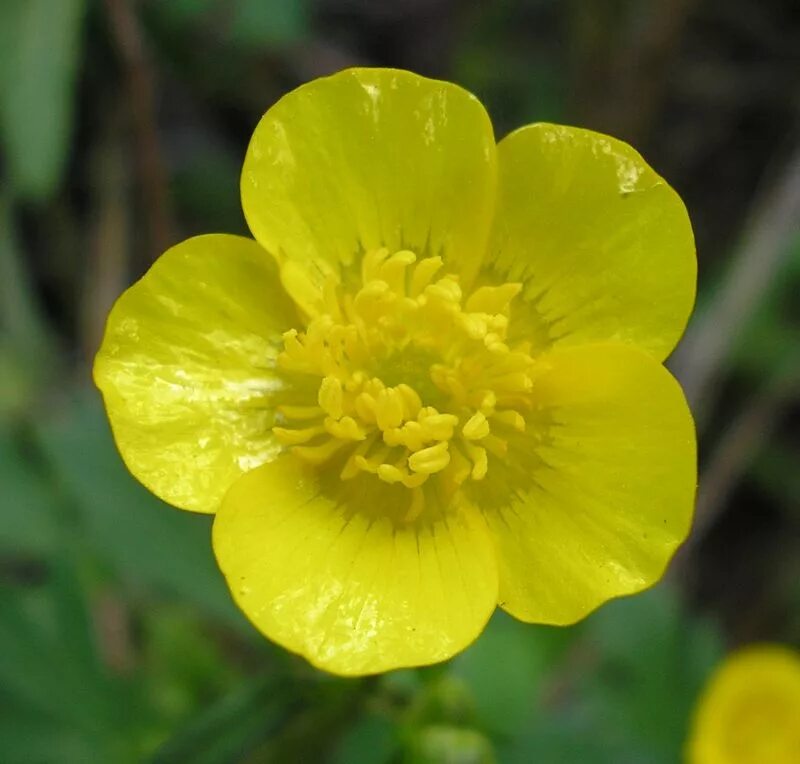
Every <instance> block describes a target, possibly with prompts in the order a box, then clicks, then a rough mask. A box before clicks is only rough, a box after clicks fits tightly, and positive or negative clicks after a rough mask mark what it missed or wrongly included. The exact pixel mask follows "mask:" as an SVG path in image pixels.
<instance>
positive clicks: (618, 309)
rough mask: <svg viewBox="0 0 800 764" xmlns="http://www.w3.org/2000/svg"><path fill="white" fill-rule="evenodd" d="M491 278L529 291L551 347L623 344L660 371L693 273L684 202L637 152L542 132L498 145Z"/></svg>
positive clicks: (537, 127)
mask: <svg viewBox="0 0 800 764" xmlns="http://www.w3.org/2000/svg"><path fill="white" fill-rule="evenodd" d="M498 174H499V179H498V192H497V196H498V201H497V212H496V217H495V222H494V227H493V231H492V237H491V242H490V245H489V256H488V261H489V262H488V263H487V265H488V267H489V268H491V269H494V270H496V271H498V272H499V273H500V274H501V275H502V278H503V279H505V280H509V281H522V282H523V283H524V285H525V288H524V291H523V293H522V296H523V299H524V302H525V303H526V305H525V306H523V309H522V311H521V312H520V314H519V316H520V318H521V317H523V315H525V314H526V313H527V318H528V319H529V320H528V322H527V323H528V324H529V329H528V331H529V332H530V333H531V335H533V336H535V337H536V338H537V343H538V344H539V345H540V346H542V347H543V348H545V347H549V346H551V345H556V346H562V345H576V344H584V343H589V342H597V341H600V342H603V341H620V342H625V343H630V344H633V345H637V346H639V347H641V348H642V349H644V350H646V351H647V352H648V353H650V354H651V355H653V356H654V357H656V358H657V359H658V360H663V359H664V358H666V356H667V355H669V353H670V351H671V350H672V349H673V348H674V347H675V345H676V343H677V341H678V339H679V338H680V336H681V334H682V333H683V330H684V328H685V326H686V322H687V320H688V318H689V314H690V313H691V310H692V306H693V304H694V297H695V282H696V274H697V262H696V257H695V249H694V238H693V234H692V228H691V224H690V222H689V217H688V215H687V212H686V208H685V207H684V205H683V202H682V201H681V199H680V197H679V196H678V195H677V194H676V193H675V191H673V190H672V188H670V186H669V185H668V184H667V183H666V181H664V179H663V178H661V177H659V176H658V175H657V174H656V173H655V172H654V171H653V170H652V169H651V168H650V167H649V166H648V165H647V163H646V162H645V161H644V159H642V157H641V156H640V155H639V154H638V153H637V152H636V151H635V150H634V149H633V148H631V147H630V146H629V145H627V144H626V143H623V142H622V141H619V140H616V139H614V138H610V137H609V136H606V135H601V134H599V133H595V132H592V131H590V130H583V129H580V128H575V127H564V126H561V125H551V124H534V125H528V126H526V127H523V128H520V129H519V130H516V131H515V132H513V133H511V134H510V135H509V136H508V137H506V138H505V139H503V140H502V141H501V142H500V144H499V145H498Z"/></svg>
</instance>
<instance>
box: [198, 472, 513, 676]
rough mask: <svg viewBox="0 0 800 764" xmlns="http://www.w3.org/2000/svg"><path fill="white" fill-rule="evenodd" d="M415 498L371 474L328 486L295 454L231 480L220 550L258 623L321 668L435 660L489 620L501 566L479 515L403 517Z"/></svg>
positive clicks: (367, 670) (218, 525) (369, 669)
mask: <svg viewBox="0 0 800 764" xmlns="http://www.w3.org/2000/svg"><path fill="white" fill-rule="evenodd" d="M411 499H412V492H411V491H409V490H408V489H406V488H404V487H402V486H398V485H395V486H389V485H388V484H386V483H383V482H382V481H377V480H375V479H374V477H372V476H369V477H367V478H365V479H358V478H356V479H354V480H352V481H348V482H347V483H344V484H342V483H338V484H336V485H334V486H333V488H332V489H330V490H326V489H324V488H323V487H322V486H321V485H320V483H319V481H318V473H316V474H315V473H314V472H312V471H309V470H307V468H303V467H302V466H301V465H300V464H299V463H298V462H297V461H296V460H294V459H293V457H291V456H286V457H283V458H281V459H279V460H278V461H276V462H272V463H271V464H267V465H265V466H263V467H260V468H259V469H257V470H253V471H252V472H250V473H248V474H247V475H245V476H243V477H242V478H241V479H240V480H238V481H237V482H236V483H235V484H234V486H233V487H232V488H231V490H230V492H229V493H228V495H227V496H226V498H225V501H224V502H223V504H222V507H221V508H220V511H219V512H218V513H217V516H216V518H215V520H214V551H215V553H216V556H217V561H218V562H219V565H220V568H221V569H222V572H223V573H224V574H225V577H226V579H227V582H228V585H229V587H230V588H231V592H232V593H233V596H234V598H235V600H236V602H237V603H238V605H239V607H240V608H241V609H242V610H243V611H244V612H245V614H246V615H247V616H248V617H249V618H250V620H251V621H252V622H253V623H254V624H255V626H256V627H257V628H258V629H259V630H260V631H261V632H263V633H264V634H265V635H266V636H267V637H269V638H270V639H272V640H274V641H275V642H277V643H278V644H280V645H283V646H284V647H286V648H287V649H289V650H292V651H294V652H297V653H300V654H301V655H303V656H305V657H306V658H307V659H308V660H309V661H311V663H313V664H314V665H316V666H318V667H320V668H323V669H325V670H328V671H332V672H334V673H338V674H347V675H360V674H371V673H376V672H381V671H387V670H389V669H394V668H399V667H403V666H417V665H424V664H429V663H434V662H436V661H441V660H445V659H446V658H449V657H450V656H451V655H453V654H454V653H456V652H458V651H459V650H462V649H463V648H464V647H466V646H467V645H468V644H469V643H470V642H472V641H473V640H474V639H475V638H476V637H477V636H478V634H479V633H480V632H481V630H482V629H483V627H484V625H485V623H486V620H487V619H488V617H489V615H490V614H491V612H492V611H493V610H494V607H495V603H496V601H497V573H496V565H495V560H494V551H493V548H492V544H491V540H490V539H489V536H488V533H487V531H486V527H485V525H484V523H483V520H482V518H481V515H480V513H478V512H477V511H476V510H474V509H472V508H470V507H469V506H462V507H460V508H458V509H457V510H456V509H455V508H451V509H450V511H449V512H448V513H447V514H446V515H445V516H442V517H440V518H439V519H438V520H436V521H431V520H430V519H428V520H423V517H419V518H418V519H417V520H416V521H415V522H413V523H403V522H402V520H400V519H399V517H400V516H401V515H403V514H406V513H407V512H408V509H409V507H410V506H411V504H410V502H411ZM395 505H397V506H395ZM395 510H396V511H395Z"/></svg>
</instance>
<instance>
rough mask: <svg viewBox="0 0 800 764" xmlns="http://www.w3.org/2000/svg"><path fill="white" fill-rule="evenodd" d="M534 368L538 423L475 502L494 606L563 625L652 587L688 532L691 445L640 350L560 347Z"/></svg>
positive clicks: (672, 388)
mask: <svg viewBox="0 0 800 764" xmlns="http://www.w3.org/2000/svg"><path fill="white" fill-rule="evenodd" d="M544 364H545V366H544V368H545V370H544V371H543V372H542V374H541V376H539V377H538V378H537V379H536V380H535V382H534V388H533V395H534V396H535V399H536V402H537V404H538V415H537V416H538V422H537V421H534V420H533V418H532V417H531V418H529V419H530V424H529V428H528V433H527V434H526V436H525V440H524V441H523V442H522V443H520V444H517V447H516V449H515V450H513V451H512V450H509V459H508V460H507V461H506V462H505V463H495V464H492V465H490V471H491V472H490V475H491V480H487V481H486V486H485V487H483V488H482V491H483V495H481V496H476V497H475V501H476V502H477V503H479V505H480V506H481V508H482V509H483V510H484V513H485V516H486V519H487V521H488V523H489V525H490V528H491V530H492V533H493V535H494V538H495V540H496V543H497V549H498V552H497V554H498V565H499V567H500V605H501V607H503V608H505V609H506V610H508V611H509V612H510V613H511V614H512V615H514V616H516V617H517V618H520V619H521V620H523V621H530V622H537V623H550V624H569V623H573V622H575V621H577V620H579V619H580V618H582V617H584V616H585V615H586V614H587V613H589V612H590V611H591V610H593V609H594V608H596V607H597V606H598V605H600V604H602V603H603V602H605V601H606V600H608V599H610V598H612V597H617V596H619V595H623V594H631V593H633V592H636V591H639V590H641V589H644V588H646V587H647V586H649V585H651V584H653V583H655V582H656V581H657V580H658V579H659V578H660V577H661V575H662V573H663V571H664V568H665V566H666V564H667V562H668V561H669V559H670V557H671V556H672V554H673V552H674V551H675V549H676V547H677V546H678V545H679V544H680V543H681V541H683V539H684V538H685V537H686V535H687V533H688V531H689V526H690V523H691V518H692V511H693V504H694V493H695V487H696V464H695V436H694V427H693V423H692V418H691V414H690V413H689V410H688V408H687V406H686V403H685V400H684V398H683V394H682V393H681V390H680V387H679V386H678V384H677V382H676V381H675V380H674V379H673V378H672V377H671V376H670V374H669V372H667V371H666V369H664V368H663V367H662V366H660V365H659V364H658V363H656V362H655V361H654V360H653V359H652V358H651V357H650V356H648V355H647V354H645V353H644V352H642V351H639V350H637V349H634V348H631V347H627V346H625V345H595V346H587V347H581V348H566V349H563V350H557V351H554V352H553V353H551V354H550V355H549V356H548V357H546V359H544ZM515 452H516V453H518V454H521V456H518V457H516V459H515V458H513V457H512V454H513V453H515ZM498 485H499V486H500V488H499V489H498V488H497V487H496V486H498ZM492 486H495V488H492ZM509 487H510V488H511V490H509ZM492 491H494V493H493V492H492Z"/></svg>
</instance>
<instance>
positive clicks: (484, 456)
mask: <svg viewBox="0 0 800 764" xmlns="http://www.w3.org/2000/svg"><path fill="white" fill-rule="evenodd" d="M442 265H443V263H442V259H441V258H440V257H430V258H425V259H423V260H419V261H418V260H417V257H416V255H415V254H414V253H413V252H410V251H408V250H401V251H398V252H395V253H393V254H392V253H390V252H389V251H388V250H387V249H385V248H381V249H376V250H372V251H370V252H368V253H367V254H365V255H364V257H363V258H362V263H361V276H362V281H361V285H360V288H357V289H355V290H353V291H347V290H345V289H343V287H342V284H340V282H339V280H338V278H336V277H335V275H334V274H332V273H331V269H330V268H326V270H323V271H322V272H321V273H316V272H310V271H307V270H306V269H305V268H304V267H301V266H299V265H294V264H291V263H290V264H288V265H287V266H285V267H284V268H283V269H282V278H283V279H284V282H285V283H286V284H287V285H288V287H287V288H289V291H290V292H291V293H292V295H293V296H294V297H295V298H296V299H298V301H299V303H300V305H301V307H303V309H304V310H306V312H308V313H309V314H310V315H311V320H310V321H309V322H308V325H307V327H306V330H305V332H304V333H298V332H297V331H294V330H292V331H290V332H287V333H286V334H285V335H284V338H283V339H284V343H283V344H284V347H283V349H282V352H281V353H280V354H279V355H278V359H277V360H278V364H279V365H280V366H281V367H282V369H283V370H285V371H288V372H295V373H298V374H308V375H313V376H314V377H315V378H316V379H317V380H318V387H317V393H316V398H317V400H316V401H314V400H313V398H311V399H309V400H307V401H305V400H303V401H300V402H301V403H307V404H309V405H294V404H291V405H284V406H281V407H279V414H280V417H283V419H280V417H279V423H280V424H285V423H286V422H289V423H290V425H289V426H285V427H274V428H273V432H274V434H275V438H276V440H277V441H278V442H280V443H282V444H284V445H286V446H289V447H290V448H291V450H292V452H293V453H294V454H296V455H297V457H298V458H300V459H303V460H305V461H307V462H309V463H311V464H323V463H325V462H326V461H328V460H329V459H331V457H333V456H334V455H335V454H336V453H337V452H339V451H340V449H343V448H346V450H345V451H344V458H343V459H342V461H343V463H344V464H343V467H342V469H341V473H340V474H341V478H342V479H343V480H347V479H350V478H353V477H355V476H356V475H358V474H359V473H360V472H368V473H372V474H374V475H375V476H376V477H377V478H378V479H380V480H383V481H385V482H387V483H394V484H398V485H403V486H405V487H407V488H408V489H409V490H411V491H412V498H411V506H410V507H409V509H408V512H407V514H406V519H409V521H410V520H413V519H414V518H416V517H418V515H419V514H420V513H421V512H422V511H423V507H424V503H425V494H424V493H423V491H422V485H423V483H424V482H425V481H426V480H428V479H430V478H431V476H432V475H434V476H435V475H439V476H438V477H437V478H436V480H437V481H438V482H439V483H441V485H442V486H443V490H444V491H445V493H446V492H447V491H450V490H455V489H456V488H457V486H458V485H459V484H461V483H463V482H464V481H466V480H468V479H469V478H470V477H472V478H473V479H475V480H481V479H482V478H484V477H485V476H486V474H487V469H488V454H492V455H494V456H498V457H503V456H505V455H506V453H507V449H508V443H507V441H506V440H505V439H504V437H503V435H504V434H505V436H506V437H507V436H510V434H511V430H516V431H518V432H522V431H523V430H524V429H525V420H524V418H523V416H522V414H521V413H519V411H526V410H527V409H528V408H530V406H531V401H530V399H529V392H530V390H531V389H532V386H533V382H532V376H533V371H532V369H533V368H534V362H533V361H532V359H531V356H530V352H531V351H530V347H527V346H526V345H525V344H524V343H516V344H515V345H514V346H513V350H512V349H511V348H510V347H509V345H508V344H507V334H508V315H509V305H510V303H511V301H512V300H513V299H514V297H515V296H516V295H518V294H519V292H520V289H521V287H520V285H519V284H514V283H509V284H503V285H500V286H484V287H480V288H479V289H477V290H476V291H475V292H473V293H472V294H471V295H469V297H468V298H466V300H465V296H464V295H463V294H462V290H461V286H460V284H459V281H458V278H457V277H453V276H450V275H446V274H445V275H444V276H440V274H439V272H440V269H441V268H442ZM437 276H438V278H437ZM464 300H465V302H466V304H462V302H463V301H464ZM407 349H408V351H410V352H409V355H407V356H406V357H399V358H397V359H396V361H397V363H395V358H394V356H395V355H396V354H397V355H401V354H404V353H406V350H407ZM429 354H430V355H432V356H433V357H434V358H435V359H436V360H438V361H439V363H434V362H429V361H427V360H420V362H419V368H413V369H409V373H410V376H409V381H410V380H414V383H413V385H412V384H407V383H404V382H399V380H398V382H399V384H396V385H395V386H390V387H387V386H386V385H385V384H384V383H383V382H382V381H381V379H380V378H379V377H377V376H374V377H371V376H370V371H373V373H375V370H378V371H377V373H378V374H380V373H382V372H381V371H380V369H383V368H386V369H397V370H399V369H404V370H405V369H406V368H408V364H409V363H410V362H412V359H414V358H418V357H419V358H427V356H428V355H429ZM437 356H438V358H436V357H437ZM384 364H385V366H384ZM412 364H413V365H416V363H415V362H412ZM418 375H420V377H422V376H423V375H424V377H427V380H424V379H419V377H418ZM418 379H419V382H420V387H419V388H417V389H424V388H426V387H427V384H426V382H427V383H428V384H429V383H431V382H432V383H433V385H435V387H436V388H438V393H437V396H436V397H437V407H436V408H434V407H432V406H425V405H423V404H424V403H425V401H424V400H423V398H421V397H420V395H419V394H418V393H417V389H415V386H416V381H417V380H418ZM304 387H305V384H304V383H302V382H300V384H298V385H297V386H296V387H293V389H294V390H295V391H301V390H303V389H304ZM423 397H424V396H423ZM440 398H444V400H443V401H442V403H441V404H439V402H438V399H440ZM292 400H295V399H294V398H293V399H292ZM312 404H316V405H312ZM498 406H500V407H501V411H497V407H498ZM517 409H519V411H517ZM451 412H457V414H456V413H451ZM464 412H468V413H466V414H464ZM284 419H285V421H284ZM295 425H301V426H299V427H295ZM498 433H499V435H500V436H498ZM309 444H314V445H309ZM390 455H391V459H387V457H389V456H390ZM436 490H441V489H439V488H437V489H436Z"/></svg>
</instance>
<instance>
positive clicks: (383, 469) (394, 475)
mask: <svg viewBox="0 0 800 764" xmlns="http://www.w3.org/2000/svg"><path fill="white" fill-rule="evenodd" d="M378 477H379V478H380V479H381V480H384V481H385V482H387V483H399V482H400V481H401V480H402V479H403V477H404V474H403V471H402V470H400V469H398V468H397V467H395V466H394V465H393V464H381V465H380V466H379V467H378Z"/></svg>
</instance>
